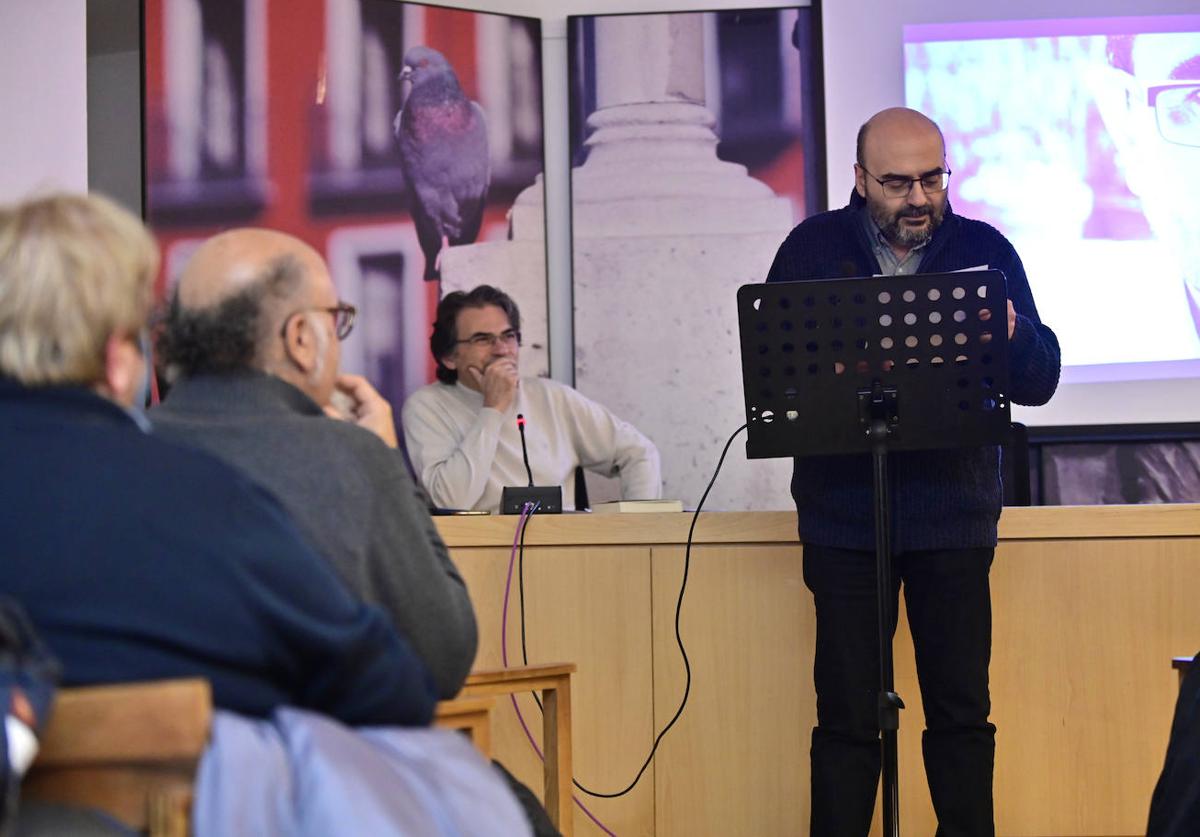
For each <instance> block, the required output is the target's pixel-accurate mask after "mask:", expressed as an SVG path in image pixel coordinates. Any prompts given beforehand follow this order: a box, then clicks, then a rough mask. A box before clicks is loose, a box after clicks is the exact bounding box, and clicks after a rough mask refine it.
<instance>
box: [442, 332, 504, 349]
mask: <svg viewBox="0 0 1200 837" xmlns="http://www.w3.org/2000/svg"><path fill="white" fill-rule="evenodd" d="M454 342H455V343H456V344H457V343H470V344H471V345H472V346H474V347H475V348H476V349H490V348H492V347H493V346H495V345H496V344H497V343H502V344H504V345H505V346H520V345H521V332H519V331H517V330H516V329H515V328H510V329H508V330H506V331H502V332H500V333H499V334H488V333H487V332H484V331H481V332H479V333H477V334H472V335H471V336H470V337H468V338H466V339H465V340H455V341H454Z"/></svg>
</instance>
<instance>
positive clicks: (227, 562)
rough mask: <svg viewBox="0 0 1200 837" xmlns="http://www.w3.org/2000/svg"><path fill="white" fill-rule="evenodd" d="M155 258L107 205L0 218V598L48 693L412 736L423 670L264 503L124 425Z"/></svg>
mask: <svg viewBox="0 0 1200 837" xmlns="http://www.w3.org/2000/svg"><path fill="white" fill-rule="evenodd" d="M157 267H158V252H157V249H156V247H155V245H154V242H153V240H152V239H151V237H150V236H149V234H148V233H147V232H146V230H145V228H144V227H143V226H142V225H141V223H140V222H139V221H138V220H137V219H136V218H134V217H133V216H132V215H130V214H129V213H128V212H126V211H124V210H122V209H120V208H118V207H117V206H116V205H115V204H113V203H111V202H110V201H108V200H105V199H103V198H100V197H95V196H75V195H52V196H48V197H42V198H36V199H33V200H29V201H27V202H24V203H21V204H18V205H15V206H5V207H0V497H2V498H3V502H0V532H3V533H4V537H3V541H2V545H0V590H3V591H5V593H6V594H8V595H10V596H12V597H14V598H15V599H16V600H17V601H19V602H20V603H21V604H22V605H23V606H24V607H25V609H26V610H27V611H28V613H29V615H30V618H31V620H32V621H33V623H34V625H35V627H36V628H37V629H38V631H39V632H40V633H41V635H42V636H43V637H44V639H45V641H46V643H47V645H48V646H49V648H50V650H51V651H52V652H53V653H54V654H55V656H57V657H58V658H59V659H60V660H61V662H62V664H63V679H64V683H65V684H67V685H72V684H89V683H109V682H125V681H134V680H152V679H162V678H171V677H196V676H198V677H204V678H206V679H208V680H209V682H210V683H211V684H212V688H213V699H214V702H215V704H216V705H217V706H219V707H222V708H226V709H231V710H233V711H236V712H240V713H243V714H247V715H253V716H266V715H269V714H270V713H271V712H272V711H273V710H274V709H276V708H277V707H279V706H282V705H293V706H299V707H307V708H310V709H313V710H316V711H319V712H323V713H325V714H328V715H332V716H334V717H336V718H338V719H340V720H342V721H344V722H346V723H351V724H391V725H423V724H426V723H427V722H428V721H429V720H430V717H431V715H432V711H433V705H434V693H433V683H432V680H431V678H430V675H429V672H428V670H427V669H426V668H425V666H424V665H423V664H422V663H421V662H420V661H419V660H418V659H417V657H416V656H415V655H414V653H413V652H412V650H411V649H410V648H409V647H408V645H407V644H406V643H405V642H404V641H403V640H402V639H401V638H400V637H399V636H398V635H397V634H396V633H395V632H394V631H393V629H392V628H391V626H390V624H389V623H388V620H387V618H386V617H385V616H384V615H383V614H382V613H380V612H379V611H377V610H375V609H373V608H370V607H368V606H366V605H364V604H362V603H361V602H359V601H357V600H356V599H354V598H353V597H352V596H351V595H350V593H349V592H348V591H347V590H346V589H345V588H343V587H342V586H341V584H340V582H339V581H338V579H337V578H336V576H334V574H333V573H332V572H331V571H330V570H329V568H328V567H327V566H326V564H325V562H324V561H323V560H321V558H319V557H318V556H317V555H316V554H315V553H314V552H312V550H311V549H310V548H309V547H308V546H307V545H306V544H305V543H304V542H303V541H302V540H301V538H300V536H299V534H298V533H297V532H296V530H295V529H294V527H293V526H292V524H291V522H290V520H289V519H288V518H287V517H286V515H285V514H284V513H283V511H282V510H281V509H280V508H279V506H278V505H277V504H276V503H275V502H274V500H272V499H271V498H270V497H269V496H267V495H266V494H265V493H264V492H262V491H260V490H259V489H257V488H255V487H254V486H252V485H251V484H250V483H248V482H247V481H245V480H244V479H243V478H241V477H240V476H239V475H238V474H237V473H236V472H234V471H233V470H231V469H230V468H228V467H227V466H225V465H223V464H221V463H220V462H218V461H217V460H215V459H212V458H210V457H208V456H206V455H204V454H201V453H199V452H194V451H190V450H186V449H183V448H178V447H175V446H173V445H171V444H168V443H167V442H164V441H162V440H160V439H158V438H156V437H155V436H153V435H151V434H148V433H147V432H146V430H145V425H144V422H143V421H142V420H140V418H139V416H137V414H136V413H134V412H133V411H132V409H131V408H132V407H133V404H134V400H135V398H136V395H137V393H138V392H139V391H141V389H142V386H143V380H144V375H145V369H146V361H145V359H144V357H143V356H142V351H141V340H140V334H141V333H142V331H143V330H144V328H145V326H146V318H147V312H148V310H149V307H150V300H151V293H152V285H153V280H154V276H155V274H156V271H157Z"/></svg>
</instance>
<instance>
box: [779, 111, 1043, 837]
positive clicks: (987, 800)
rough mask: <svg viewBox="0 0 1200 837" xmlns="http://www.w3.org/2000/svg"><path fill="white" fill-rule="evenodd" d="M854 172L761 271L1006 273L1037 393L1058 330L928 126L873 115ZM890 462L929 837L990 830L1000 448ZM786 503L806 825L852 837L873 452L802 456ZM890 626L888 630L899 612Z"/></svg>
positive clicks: (867, 692) (866, 776)
mask: <svg viewBox="0 0 1200 837" xmlns="http://www.w3.org/2000/svg"><path fill="white" fill-rule="evenodd" d="M854 175H855V188H854V192H853V193H852V194H851V196H850V203H849V204H848V205H847V206H845V207H843V208H842V209H838V210H834V211H831V212H825V213H822V214H820V215H816V216H813V217H812V218H809V219H807V220H806V221H804V222H803V223H802V224H800V225H799V226H798V227H796V228H795V229H794V230H792V232H791V233H790V234H789V235H788V237H787V239H786V240H785V241H784V242H783V244H782V246H781V247H780V248H779V252H778V254H777V255H776V257H775V262H774V264H773V265H772V266H771V271H770V274H769V275H768V277H767V281H768V282H790V281H801V280H815V279H833V278H838V277H852V276H871V275H880V274H882V275H909V274H913V273H941V272H950V271H955V270H966V269H971V268H990V269H995V270H1000V271H1002V272H1003V273H1004V275H1005V277H1006V278H1007V283H1008V297H1009V302H1008V336H1009V366H1010V370H1011V393H1010V396H1011V400H1012V401H1013V402H1016V403H1020V404H1029V405H1036V404H1044V403H1045V402H1046V401H1048V400H1049V399H1050V396H1051V395H1053V393H1054V390H1055V388H1056V387H1057V385H1058V375H1059V368H1060V354H1059V347H1058V340H1057V338H1056V337H1055V336H1054V333H1053V332H1052V331H1051V330H1050V329H1049V328H1047V327H1046V326H1045V325H1043V324H1042V323H1041V321H1040V319H1039V318H1038V314H1037V308H1036V306H1035V305H1034V302H1033V295H1032V293H1031V292H1030V290H1029V284H1028V282H1027V280H1026V278H1025V271H1024V268H1023V267H1022V266H1021V260H1020V257H1019V256H1018V255H1017V253H1016V251H1015V250H1014V249H1013V246H1012V245H1011V244H1010V243H1009V242H1008V241H1007V240H1006V239H1005V238H1004V236H1002V235H1001V234H1000V233H999V232H997V231H996V230H995V229H993V228H992V227H990V226H988V225H987V224H984V223H982V222H980V221H972V220H968V219H966V218H962V217H960V216H958V215H955V214H954V213H953V212H952V211H951V209H950V205H949V202H948V200H947V197H946V188H947V186H948V185H949V179H950V169H949V167H948V166H947V164H946V151H945V143H944V140H943V138H942V134H941V131H940V130H939V128H938V127H937V125H936V124H935V123H934V122H932V121H931V120H930V119H928V118H927V117H926V116H924V115H922V114H920V113H918V112H916V111H913V110H909V109H907V108H890V109H888V110H884V111H881V112H880V113H877V114H876V115H875V116H873V117H871V119H869V120H868V121H867V122H866V124H864V125H863V126H862V128H861V129H859V133H858V147H857V162H856V164H855V166H854ZM891 463H892V464H891V477H892V479H891V489H892V498H893V506H892V509H893V512H892V527H893V528H892V545H893V554H892V597H893V599H892V608H891V613H892V614H895V613H896V602H897V600H898V597H899V588H900V584H901V583H903V584H904V587H905V604H906V607H907V612H908V620H909V625H910V628H911V630H912V636H913V644H914V647H915V651H916V660H917V676H918V679H919V682H920V686H921V697H922V702H923V704H924V708H925V722H926V730H925V732H924V736H923V739H922V746H923V752H924V757H925V772H926V776H927V778H928V781H929V789H930V795H931V796H932V799H933V807H934V810H935V812H936V814H937V818H938V834H939V835H944V836H945V837H950V836H951V835H992V834H994V832H995V827H994V823H993V813H992V766H993V760H994V752H995V731H996V728H995V727H994V726H993V725H992V724H991V723H990V722H989V721H988V715H989V713H990V710H991V704H990V699H989V695H988V664H989V661H990V658H991V593H990V589H989V586H988V572H989V569H990V567H991V563H992V556H993V553H994V550H995V546H996V524H997V521H998V519H999V517H1000V505H1001V496H1002V495H1001V486H1000V452H999V449H998V448H995V447H988V448H968V449H957V450H938V451H906V452H899V453H894V454H892V460H891ZM792 496H793V497H794V499H795V501H796V509H797V512H798V515H799V521H800V538H801V540H802V541H803V543H804V580H805V583H806V584H807V585H808V587H809V589H810V590H811V591H812V593H813V598H814V601H815V604H816V612H817V639H816V662H815V665H814V679H815V684H816V690H817V726H816V728H815V729H814V730H813V737H812V750H811V758H812V803H811V804H812V819H811V826H810V833H811V834H812V835H814V837H829V836H830V835H836V836H837V837H841V835H847V836H849V835H854V837H861V835H866V834H867V832H868V831H869V829H870V824H871V814H872V810H873V808H874V802H875V794H876V788H877V786H878V784H879V773H880V739H879V710H878V707H877V701H878V697H879V626H878V621H879V620H878V615H877V606H878V603H877V596H876V585H875V574H876V570H875V553H874V534H873V533H874V523H873V508H874V507H873V502H872V465H871V457H870V455H868V454H861V455H849V456H845V455H843V456H823V457H807V458H803V459H797V460H796V464H795V471H794V474H793V477H792ZM888 627H889V629H890V631H891V632H893V633H894V631H895V627H896V625H895V618H894V616H893V621H892V624H891V625H890V626H888Z"/></svg>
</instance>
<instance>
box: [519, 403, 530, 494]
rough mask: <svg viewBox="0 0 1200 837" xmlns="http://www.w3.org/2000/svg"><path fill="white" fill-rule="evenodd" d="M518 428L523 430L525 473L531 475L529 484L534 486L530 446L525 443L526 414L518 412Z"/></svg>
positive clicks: (522, 447)
mask: <svg viewBox="0 0 1200 837" xmlns="http://www.w3.org/2000/svg"><path fill="white" fill-rule="evenodd" d="M517 430H519V431H521V456H522V457H523V458H524V460H525V473H526V474H528V475H529V485H530V487H532V486H533V469H532V468H530V467H529V447H528V446H527V445H526V444H525V416H523V415H521V414H520V413H517Z"/></svg>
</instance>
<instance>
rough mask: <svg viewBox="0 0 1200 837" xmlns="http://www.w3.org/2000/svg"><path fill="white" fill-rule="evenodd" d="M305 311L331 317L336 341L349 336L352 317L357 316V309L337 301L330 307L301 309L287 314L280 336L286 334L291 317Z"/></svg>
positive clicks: (352, 325)
mask: <svg viewBox="0 0 1200 837" xmlns="http://www.w3.org/2000/svg"><path fill="white" fill-rule="evenodd" d="M306 311H324V312H325V313H326V314H331V315H332V316H333V333H334V334H336V335H337V339H338V340H345V339H346V338H347V337H349V336H350V332H351V331H353V330H354V317H355V315H356V314H358V309H357V308H355V307H354V306H353V305H351V304H350V303H348V302H342V301H341V300H338V304H337V305H334V306H331V307H328V308H326V307H323V306H320V305H316V306H313V307H312V308H301V309H300V310H299V311H293V312H292V313H290V314H288V315H287V317H286V318H285V319H284V321H283V328H282V329H280V332H279V333H280V335H281V336H282V335H284V334H286V333H287V324H288V322H289V321H290V320H291V319H292V317H294V316H296V315H297V314H303V313H304V312H306Z"/></svg>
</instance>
